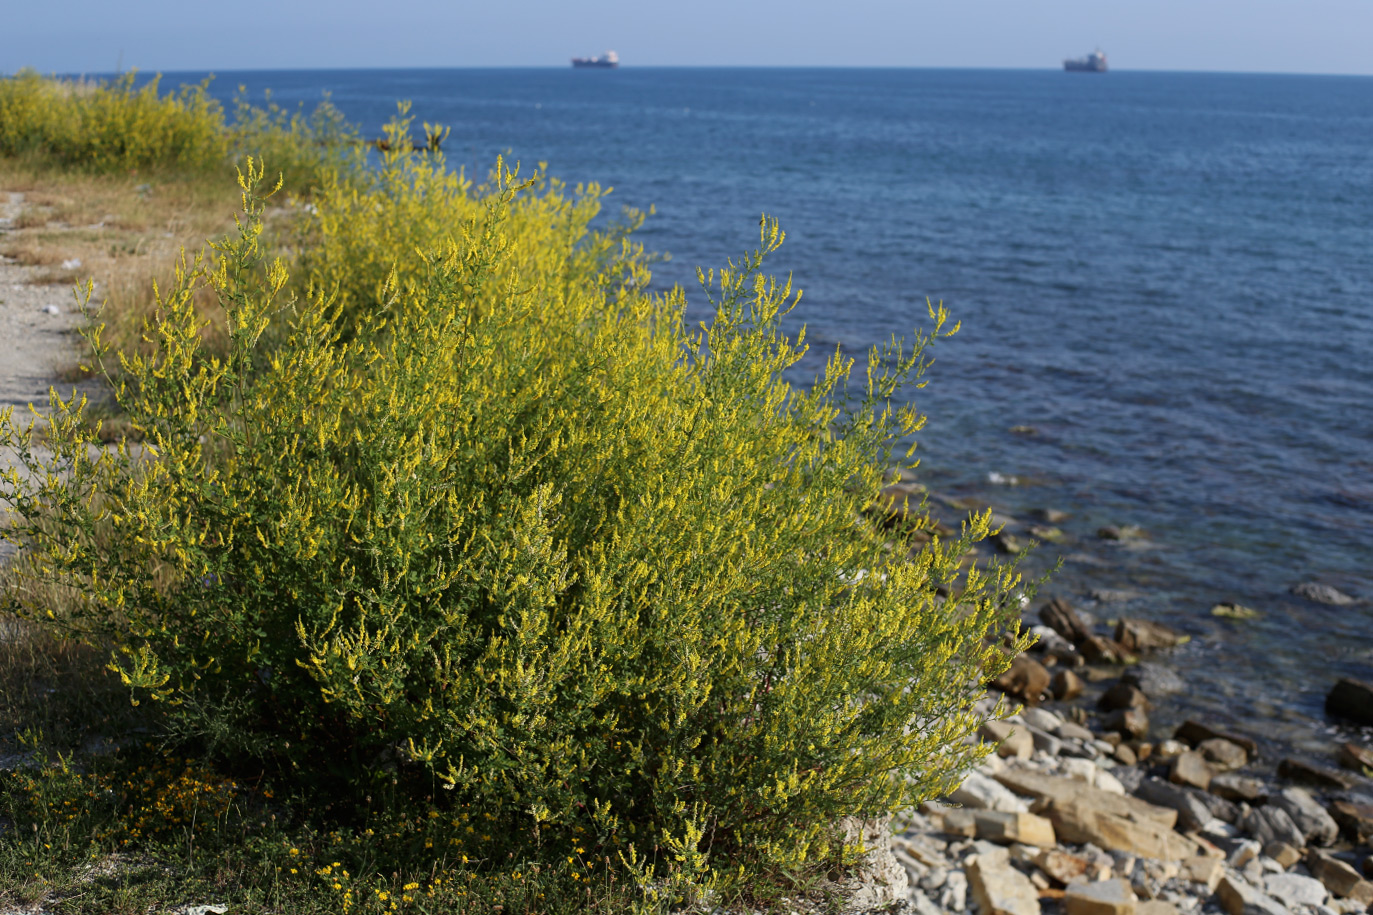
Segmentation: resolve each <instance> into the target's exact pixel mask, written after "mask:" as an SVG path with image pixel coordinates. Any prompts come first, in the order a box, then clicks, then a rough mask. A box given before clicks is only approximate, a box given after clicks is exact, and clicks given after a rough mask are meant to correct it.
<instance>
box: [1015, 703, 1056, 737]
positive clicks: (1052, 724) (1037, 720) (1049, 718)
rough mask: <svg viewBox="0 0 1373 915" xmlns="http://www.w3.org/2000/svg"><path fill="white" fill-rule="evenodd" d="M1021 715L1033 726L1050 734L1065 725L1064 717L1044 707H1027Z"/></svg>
mask: <svg viewBox="0 0 1373 915" xmlns="http://www.w3.org/2000/svg"><path fill="white" fill-rule="evenodd" d="M1020 717H1021V718H1022V719H1023V720H1024V721H1025V723H1026V724H1028V725H1029V726H1030V727H1032V728H1039V729H1040V730H1041V731H1047V732H1048V733H1050V734H1053V733H1054V732H1056V731H1057V730H1058V729H1059V728H1060V727H1061V726H1062V725H1063V718H1062V717H1061V716H1059V715H1056V714H1054V713H1053V712H1051V711H1049V710H1048V709H1044V708H1027V709H1023V710H1022V711H1021V712H1020Z"/></svg>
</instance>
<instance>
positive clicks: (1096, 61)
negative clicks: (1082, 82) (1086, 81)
mask: <svg viewBox="0 0 1373 915" xmlns="http://www.w3.org/2000/svg"><path fill="white" fill-rule="evenodd" d="M1063 69H1065V70H1067V71H1068V72H1069V73H1105V72H1106V55H1105V54H1103V53H1101V49H1100V48H1097V49H1096V50H1095V51H1093V52H1092V53H1091V54H1088V55H1087V56H1086V57H1070V58H1069V59H1067V60H1065V61H1064V62H1063Z"/></svg>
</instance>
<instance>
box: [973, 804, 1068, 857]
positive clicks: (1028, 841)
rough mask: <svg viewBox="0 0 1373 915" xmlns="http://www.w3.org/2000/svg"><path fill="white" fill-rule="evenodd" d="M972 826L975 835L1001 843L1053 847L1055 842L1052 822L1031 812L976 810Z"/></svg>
mask: <svg viewBox="0 0 1373 915" xmlns="http://www.w3.org/2000/svg"><path fill="white" fill-rule="evenodd" d="M973 826H974V828H975V829H976V830H977V837H978V838H979V839H986V840H987V841H988V842H997V843H1000V844H1002V845H1011V844H1013V843H1017V842H1018V843H1020V844H1021V845H1033V846H1035V847H1036V848H1053V847H1054V845H1055V844H1057V840H1056V839H1055V837H1054V827H1053V824H1052V823H1050V822H1049V821H1048V820H1046V819H1044V818H1043V817H1041V816H1036V815H1035V814H1033V813H1012V812H1010V811H1006V810H978V811H976V812H975V813H974V814H973Z"/></svg>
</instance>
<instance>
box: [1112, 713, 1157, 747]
mask: <svg viewBox="0 0 1373 915" xmlns="http://www.w3.org/2000/svg"><path fill="white" fill-rule="evenodd" d="M1101 726H1102V727H1103V728H1105V729H1106V730H1107V731H1112V732H1114V733H1116V734H1120V735H1122V736H1124V737H1133V738H1134V739H1136V740H1138V739H1140V738H1142V737H1148V736H1149V716H1148V715H1147V714H1146V713H1145V711H1144V709H1142V708H1118V709H1116V710H1115V711H1114V712H1111V713H1110V714H1109V715H1107V716H1106V717H1105V718H1103V719H1102V720H1101ZM1112 749H1114V747H1113V748H1112Z"/></svg>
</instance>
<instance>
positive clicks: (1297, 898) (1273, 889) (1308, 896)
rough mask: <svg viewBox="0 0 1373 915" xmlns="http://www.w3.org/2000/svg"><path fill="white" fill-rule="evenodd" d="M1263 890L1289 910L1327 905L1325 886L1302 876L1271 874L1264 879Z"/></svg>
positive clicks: (1313, 879) (1311, 878)
mask: <svg viewBox="0 0 1373 915" xmlns="http://www.w3.org/2000/svg"><path fill="white" fill-rule="evenodd" d="M1263 888H1264V890H1265V891H1266V892H1267V893H1268V895H1269V896H1272V897H1273V898H1274V899H1276V900H1278V902H1281V903H1282V904H1283V905H1285V906H1287V907H1288V908H1295V907H1296V906H1304V905H1325V897H1326V896H1328V895H1329V893H1327V892H1326V889H1325V884H1323V883H1321V882H1320V881H1319V880H1316V879H1315V878H1313V877H1303V876H1302V875H1301V874H1269V875H1268V876H1266V877H1264V878H1263Z"/></svg>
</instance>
